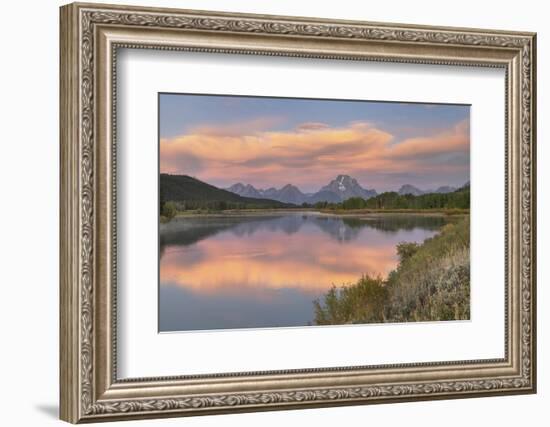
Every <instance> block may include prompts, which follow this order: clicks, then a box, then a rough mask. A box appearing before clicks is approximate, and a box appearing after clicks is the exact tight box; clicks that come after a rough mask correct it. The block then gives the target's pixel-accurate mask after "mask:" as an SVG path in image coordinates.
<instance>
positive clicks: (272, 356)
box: [117, 49, 505, 378]
mask: <svg viewBox="0 0 550 427" xmlns="http://www.w3.org/2000/svg"><path fill="white" fill-rule="evenodd" d="M327 63H328V64H327ZM117 64H118V78H117V81H118V82H119V86H118V92H117V100H118V107H117V108H119V110H118V111H117V118H118V123H117V132H118V139H117V142H118V147H119V152H118V156H117V158H118V159H119V161H120V162H121V163H120V164H119V167H118V168H117V169H118V171H119V182H118V191H117V192H118V194H119V201H118V218H119V228H118V238H117V242H118V248H119V259H118V261H117V280H118V284H117V289H118V291H117V294H118V301H119V303H118V309H119V316H118V319H119V337H121V340H120V342H119V347H118V352H117V354H118V356H119V364H118V368H119V371H118V375H119V377H121V378H128V377H130V378H132V377H133V378H136V377H155V376H172V375H188V374H202V373H216V372H243V371H249V372H250V371H265V370H277V369H279V370H284V369H301V368H311V367H332V366H358V365H380V364H384V363H390V364H391V363H414V362H430V361H449V360H472V359H496V358H501V357H504V257H503V254H504V235H503V233H502V230H503V229H504V149H503V141H504V116H505V114H504V97H503V96H502V94H503V91H504V70H502V69H495V68H479V67H476V68H473V67H442V66H430V65H412V64H407V65H405V64H389V63H372V62H370V63H366V62H350V61H326V60H324V61H323V60H321V61H319V60H315V59H300V58H280V57H275V58H274V57H258V56H249V55H246V56H238V57H228V56H227V55H223V54H219V55H212V54H203V53H189V52H185V53H182V52H166V51H152V50H138V51H136V50H127V49H126V50H123V51H122V52H120V53H119V57H118V60H117ZM220 75H223V76H224V78H223V79H219V78H217V76H220ZM150 76H158V78H155V79H152V78H151V77H150ZM181 76H185V78H184V79H182V77H181ZM258 76H261V78H258ZM266 81H269V85H266V84H265V82H266ZM428 81H429V83H427V82H428ZM325 82H334V83H333V84H331V85H326V84H325ZM167 91H172V92H180V93H186V92H196V93H231V94H241V95H263V96H269V95H276V96H294V97H305V98H307V97H320V98H341V99H378V100H388V101H392V100H393V101H422V102H449V103H450V102H452V103H457V104H471V105H472V107H471V141H472V143H471V150H470V151H471V169H472V174H471V182H472V189H473V191H472V212H471V218H472V222H471V225H472V226H471V229H472V242H471V255H472V259H473V260H474V262H472V270H471V272H472V281H471V282H472V287H471V299H472V306H471V321H465V322H436V323H415V322H412V323H408V324H385V325H353V326H350V325H348V326H335V327H318V328H311V327H309V328H271V329H270V328H264V329H255V330H250V329H249V330H236V331H208V332H200V331H193V332H188V333H170V334H158V333H157V319H158V314H157V307H158V305H157V304H156V303H157V296H158V288H157V286H158V282H157V280H158V257H157V250H158V247H157V239H158V235H157V221H158V213H157V204H156V200H158V194H157V174H158V169H157V166H158V145H157V144H158V141H157V135H158V133H157V132H158V125H157V96H158V95H157V94H158V92H167ZM487 164H491V165H492V169H493V173H491V174H487V173H485V170H486V165H487ZM494 212H499V214H498V215H495V214H494ZM481 259H483V261H481ZM327 342H329V343H331V345H330V346H328V347H327V345H326V343H327ZM205 348H223V349H224V356H223V357H222V358H219V357H215V356H214V357H205V352H204V349H205ZM212 354H214V353H212ZM182 359H185V366H182V362H181V361H182Z"/></svg>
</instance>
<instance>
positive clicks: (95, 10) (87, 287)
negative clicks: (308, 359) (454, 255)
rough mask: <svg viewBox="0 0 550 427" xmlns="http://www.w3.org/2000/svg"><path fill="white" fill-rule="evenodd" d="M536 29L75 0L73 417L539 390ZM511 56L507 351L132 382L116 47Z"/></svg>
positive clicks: (70, 221) (64, 261)
mask: <svg viewBox="0 0 550 427" xmlns="http://www.w3.org/2000/svg"><path fill="white" fill-rule="evenodd" d="M535 42H536V37H535V34H533V33H523V32H522V33H519V32H508V31H488V30H477V29H459V28H437V27H424V26H411V25H401V24H381V23H368V22H353V21H329V20H321V19H310V18H295V17H280V16H263V15H242V14H229V13H217V12H198V11H189V10H174V9H156V8H140V7H127V6H112V5H98V4H71V5H67V6H63V7H62V8H61V39H60V43H61V49H60V50H61V84H60V92H61V94H60V105H61V106H60V108H61V112H60V135H61V176H60V179H61V204H60V210H61V218H60V229H61V235H60V258H61V261H60V262H61V265H60V273H61V274H60V276H61V279H60V306H61V309H60V325H61V330H60V337H61V339H60V342H61V343H60V350H61V351H60V383H61V396H60V400H61V418H62V419H63V420H66V421H69V422H72V423H78V422H90V421H107V420H117V419H129V418H153V417H166V416H183V415H200V414H215V413H227V412H243V411H258V410H275V409H286V408H306V407H319V406H331V405H352V404H368V403H383V402H399V401H409V400H428V399H442V398H459V397H475V396H486V395H494V394H520V393H534V392H535V390H536V340H535V327H536V318H535V291H536V289H535V276H536V275H535V267H536V265H535V260H536V258H535V255H536V254H535V247H536V242H535V237H536V218H535V214H536V205H535V202H536V187H535V176H536V174H535V80H536V79H535V68H536V67H535V51H536V45H535ZM120 47H125V48H136V49H141V48H151V49H169V50H192V51H201V52H217V53H220V52H221V53H228V54H231V53H240V54H251V55H282V56H297V57H314V58H321V59H323V58H327V59H328V58H330V59H334V58H337V59H345V60H358V61H361V60H370V61H393V62H405V63H430V64H445V65H471V66H483V67H502V68H504V69H505V71H506V76H507V78H506V90H505V91H504V93H503V96H505V98H506V109H507V117H506V139H507V141H506V146H505V150H506V176H505V177H504V179H505V181H506V189H507V190H506V212H505V215H506V230H505V235H506V261H507V262H506V272H505V273H506V274H505V275H506V284H505V287H506V290H505V292H506V309H505V310H506V325H505V328H506V334H505V335H506V339H505V341H506V342H505V343H504V346H505V357H504V358H503V359H497V360H472V361H457V362H444V363H436V362H434V363H425V364H405V365H398V366H396V365H393V366H392V365H384V366H362V367H336V368H330V369H308V370H292V371H270V372H248V373H242V374H222V373H220V374H219V375H203V376H191V377H175V378H141V379H132V380H119V379H117V374H116V334H115V331H116V286H115V284H116V186H115V179H114V177H115V175H116V156H115V150H114V147H115V135H116V133H115V130H116V115H115V112H116V109H115V103H116V91H115V89H116V73H115V64H116V54H117V48H120Z"/></svg>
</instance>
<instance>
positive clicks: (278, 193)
mask: <svg viewBox="0 0 550 427" xmlns="http://www.w3.org/2000/svg"><path fill="white" fill-rule="evenodd" d="M456 190H457V188H455V187H451V186H448V185H445V186H441V187H439V188H437V189H436V190H421V189H419V188H418V187H415V186H414V185H410V184H405V185H402V186H401V188H400V189H399V190H398V191H397V193H399V194H400V195H405V194H412V195H414V196H420V195H422V194H428V193H452V192H453V191H456ZM227 191H230V192H232V193H235V194H238V195H239V196H242V197H253V198H256V199H271V200H277V201H279V202H283V203H292V204H295V205H301V204H302V203H310V204H314V203H317V202H329V203H340V202H343V201H344V200H347V199H349V198H351V197H360V198H362V199H365V200H368V199H370V198H371V197H374V196H376V195H377V194H378V193H377V192H376V190H374V189H365V188H363V187H362V186H361V185H360V184H359V183H358V182H357V180H356V179H355V178H352V177H351V176H349V175H338V176H337V177H336V178H335V179H333V180H332V181H330V183H328V184H327V185H325V186H324V187H321V189H320V190H319V191H317V192H316V193H313V194H307V193H304V192H302V191H301V190H300V189H299V188H298V187H296V186H295V185H292V184H287V185H285V186H284V187H281V188H280V189H277V188H274V187H271V188H268V189H266V190H263V189H259V188H255V187H254V186H253V185H251V184H243V183H240V182H239V183H237V184H233V185H232V186H231V187H229V188H227Z"/></svg>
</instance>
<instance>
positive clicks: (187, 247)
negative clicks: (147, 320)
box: [159, 212, 447, 332]
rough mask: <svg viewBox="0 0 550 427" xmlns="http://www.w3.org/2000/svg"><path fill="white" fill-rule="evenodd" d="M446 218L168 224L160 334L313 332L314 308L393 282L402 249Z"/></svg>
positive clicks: (270, 218) (303, 217) (285, 216)
mask: <svg viewBox="0 0 550 427" xmlns="http://www.w3.org/2000/svg"><path fill="white" fill-rule="evenodd" d="M446 221H447V220H446V219H445V218H444V217H441V216H421V215H411V214H407V215H381V216H376V217H370V218H364V217H362V218H357V217H349V216H345V217H342V216H331V215H323V214H319V213H315V212H301V213H282V214H277V215H266V214H263V215H262V214H258V215H253V216H238V217H233V216H220V217H188V218H182V217H180V218H176V219H173V220H172V221H170V222H169V223H167V224H161V227H160V290H159V330H160V331H161V332H169V331H188V330H205V329H235V328H262V327H281V326H306V325H310V324H312V321H313V315H314V311H313V301H314V300H315V299H317V298H320V297H322V295H323V294H324V293H325V292H326V291H327V290H328V289H330V288H331V287H332V285H336V286H340V285H343V284H351V283H355V282H356V281H357V280H358V279H359V278H360V277H361V276H362V275H363V274H367V273H368V274H370V275H381V276H386V275H387V273H388V272H390V271H391V270H392V269H394V268H395V267H396V265H397V252H396V245H397V244H398V243H400V242H422V241H424V240H425V239H426V238H428V237H431V236H433V235H434V234H436V233H437V231H438V230H439V229H440V228H441V227H442V226H443V225H444V224H445V222H446Z"/></svg>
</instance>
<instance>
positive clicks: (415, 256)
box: [314, 217, 470, 325]
mask: <svg viewBox="0 0 550 427" xmlns="http://www.w3.org/2000/svg"><path fill="white" fill-rule="evenodd" d="M396 250H397V254H398V256H399V264H398V266H397V268H396V269H395V270H393V271H391V272H390V273H389V274H388V276H387V278H382V277H380V276H377V277H371V276H368V275H364V276H363V277H361V278H360V279H359V280H358V281H357V283H355V284H349V285H343V286H340V287H338V288H337V287H333V288H332V289H331V290H330V291H329V292H327V293H326V294H325V295H324V297H323V298H322V299H321V300H317V301H315V302H314V308H315V323H316V324H317V325H335V324H353V323H383V322H386V323H390V322H392V323H393V322H409V321H441V320H467V319H469V318H470V219H469V217H465V218H462V219H460V220H459V221H457V222H454V223H449V224H447V225H445V226H444V227H443V228H442V229H441V231H440V232H439V233H438V234H437V235H435V236H434V237H432V238H430V239H427V240H426V241H424V243H422V244H416V243H400V244H399V245H397V248H396Z"/></svg>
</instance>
